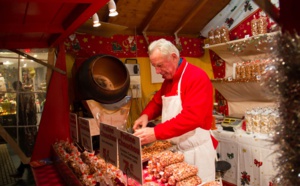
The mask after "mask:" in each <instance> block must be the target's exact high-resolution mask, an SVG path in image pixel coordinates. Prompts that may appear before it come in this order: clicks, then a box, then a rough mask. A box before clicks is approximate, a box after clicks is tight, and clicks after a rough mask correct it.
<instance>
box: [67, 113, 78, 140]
mask: <svg viewBox="0 0 300 186" xmlns="http://www.w3.org/2000/svg"><path fill="white" fill-rule="evenodd" d="M69 117H70V136H71V139H72V141H73V142H75V143H77V142H78V141H79V138H78V124H77V114H75V113H70V115H69Z"/></svg>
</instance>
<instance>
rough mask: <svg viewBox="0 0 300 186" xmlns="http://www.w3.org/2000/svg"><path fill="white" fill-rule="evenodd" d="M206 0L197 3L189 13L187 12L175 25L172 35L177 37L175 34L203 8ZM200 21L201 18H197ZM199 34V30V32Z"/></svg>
mask: <svg viewBox="0 0 300 186" xmlns="http://www.w3.org/2000/svg"><path fill="white" fill-rule="evenodd" d="M207 1H208V0H203V1H198V3H197V4H196V5H195V6H194V8H193V9H192V10H191V11H188V14H187V15H186V16H183V19H182V20H181V21H180V22H179V24H178V25H177V27H176V29H175V31H174V34H175V35H177V33H178V32H179V31H180V30H181V29H182V28H183V27H184V26H185V25H186V24H187V23H188V22H190V20H191V19H192V18H193V17H194V16H195V15H196V14H197V13H198V11H199V10H200V9H202V8H203V6H204V5H205V4H206V3H207ZM199 19H201V18H199ZM199 32H200V30H199Z"/></svg>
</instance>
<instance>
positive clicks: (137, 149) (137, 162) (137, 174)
mask: <svg viewBox="0 0 300 186" xmlns="http://www.w3.org/2000/svg"><path fill="white" fill-rule="evenodd" d="M118 152H119V168H120V169H121V170H122V171H123V172H124V173H125V174H126V175H127V176H128V177H131V178H133V179H135V180H136V181H138V182H139V183H141V185H143V167H142V157H141V154H142V153H141V141H140V138H138V137H136V136H134V135H132V134H130V133H127V132H124V131H121V130H119V133H118Z"/></svg>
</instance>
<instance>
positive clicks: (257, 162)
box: [254, 159, 263, 167]
mask: <svg viewBox="0 0 300 186" xmlns="http://www.w3.org/2000/svg"><path fill="white" fill-rule="evenodd" d="M254 164H255V165H256V166H257V167H260V166H262V164H263V163H262V162H261V161H257V159H254Z"/></svg>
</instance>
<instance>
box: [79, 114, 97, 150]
mask: <svg viewBox="0 0 300 186" xmlns="http://www.w3.org/2000/svg"><path fill="white" fill-rule="evenodd" d="M78 122H79V128H80V135H81V145H82V146H83V147H84V148H85V149H86V150H88V151H90V152H93V143H92V135H91V130H90V120H89V119H87V118H82V117H79V119H78Z"/></svg>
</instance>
